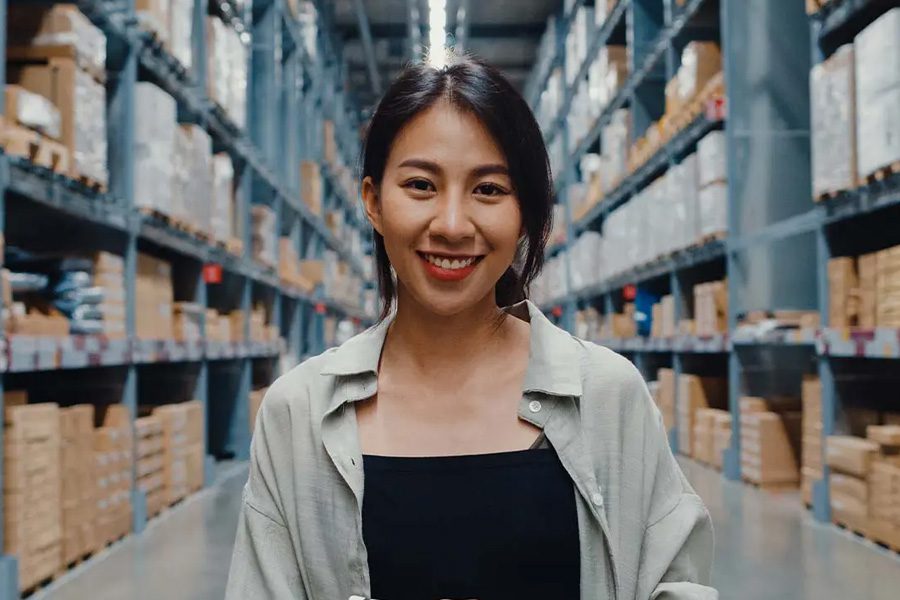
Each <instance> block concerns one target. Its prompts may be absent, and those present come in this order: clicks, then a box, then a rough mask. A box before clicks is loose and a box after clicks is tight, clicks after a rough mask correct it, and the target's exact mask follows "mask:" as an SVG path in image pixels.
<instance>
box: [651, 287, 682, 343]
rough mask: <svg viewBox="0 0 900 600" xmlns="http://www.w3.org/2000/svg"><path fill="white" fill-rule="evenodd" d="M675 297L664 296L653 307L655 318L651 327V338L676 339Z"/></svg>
mask: <svg viewBox="0 0 900 600" xmlns="http://www.w3.org/2000/svg"><path fill="white" fill-rule="evenodd" d="M675 331H676V328H675V296H673V295H671V294H669V295H667V296H663V297H662V298H661V299H660V301H659V302H657V303H656V304H654V305H653V318H652V320H651V325H650V337H658V338H672V337H675Z"/></svg>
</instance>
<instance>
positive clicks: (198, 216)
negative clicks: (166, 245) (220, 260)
mask: <svg viewBox="0 0 900 600" xmlns="http://www.w3.org/2000/svg"><path fill="white" fill-rule="evenodd" d="M179 127H180V128H181V129H182V131H183V132H184V134H185V138H184V141H185V143H186V144H187V146H186V148H185V150H186V151H187V156H188V158H187V161H186V166H187V180H186V181H185V182H184V191H185V196H184V197H183V198H182V199H181V211H182V215H183V218H184V219H185V220H186V221H187V222H188V223H190V224H191V225H193V226H194V227H196V228H197V229H199V230H200V231H202V232H209V231H210V219H211V208H212V199H211V195H212V192H213V189H212V175H213V172H212V139H211V138H210V137H209V134H208V133H206V131H204V130H203V129H202V128H201V127H199V126H197V125H180V126H179Z"/></svg>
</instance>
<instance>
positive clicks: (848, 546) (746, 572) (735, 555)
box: [33, 461, 900, 600]
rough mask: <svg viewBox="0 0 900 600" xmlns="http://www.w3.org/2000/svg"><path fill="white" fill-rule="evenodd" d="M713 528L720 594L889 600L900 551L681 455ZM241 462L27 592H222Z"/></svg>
mask: <svg viewBox="0 0 900 600" xmlns="http://www.w3.org/2000/svg"><path fill="white" fill-rule="evenodd" d="M682 466H683V467H684V470H685V473H686V474H687V476H688V478H689V479H690V481H691V482H692V483H693V485H694V486H695V488H696V489H697V492H698V493H699V494H700V495H701V496H702V497H703V499H704V500H705V501H706V503H707V506H708V507H709V510H710V514H711V515H712V518H713V521H714V524H715V528H716V546H717V547H716V565H715V575H714V577H715V585H716V587H717V588H719V590H720V591H721V595H722V598H723V599H724V598H727V599H728V600H760V599H767V600H768V599H773V600H775V599H777V600H786V599H791V600H801V599H802V600H813V599H815V600H828V599H832V598H833V599H835V600H838V599H840V600H846V599H849V598H853V599H854V600H859V599H872V600H881V599H884V600H889V599H890V600H895V599H896V598H897V590H898V589H900V558H898V556H897V555H894V554H891V553H888V552H886V551H884V550H882V549H881V548H878V547H876V546H874V545H872V544H869V543H866V542H861V541H859V540H857V539H856V538H854V537H853V536H852V535H851V534H847V533H846V532H843V531H839V530H837V529H835V528H833V527H830V526H826V525H821V524H819V523H816V522H815V521H814V520H813V519H812V518H811V517H810V516H809V514H808V513H807V511H805V510H804V509H803V508H802V507H801V506H800V502H799V499H798V498H797V496H796V495H795V494H783V495H777V496H776V495H772V494H767V493H764V492H760V491H758V490H756V489H753V488H750V487H748V486H745V485H741V484H738V483H734V482H729V481H725V480H724V479H723V478H722V476H721V475H720V474H719V473H717V472H714V471H712V470H710V469H707V468H705V467H701V466H699V465H697V464H695V463H692V462H689V461H683V462H682ZM246 473H247V471H246V468H245V467H243V466H237V468H230V469H229V470H228V472H227V473H224V472H223V473H222V474H220V477H219V478H218V483H217V485H216V486H215V487H214V488H212V489H210V490H207V491H205V492H203V493H202V494H200V495H199V496H197V497H195V498H193V499H191V500H189V501H188V502H186V503H185V505H183V506H180V507H179V508H178V509H177V510H173V511H171V512H170V513H169V514H168V515H166V516H164V517H163V518H161V519H159V520H158V521H157V522H156V523H153V524H152V525H151V526H150V527H149V528H148V529H147V531H146V532H145V533H144V534H143V535H141V536H133V537H131V538H129V539H127V540H125V541H124V542H122V543H120V544H119V545H117V546H115V547H113V548H112V549H111V551H109V552H107V553H106V554H105V555H101V556H100V557H98V559H99V560H96V561H93V563H91V564H88V565H86V568H81V569H80V570H79V569H76V571H74V572H73V573H71V574H69V575H68V576H66V577H65V578H63V579H61V580H59V581H57V582H56V583H55V584H54V585H53V586H51V587H49V588H47V589H46V590H44V592H42V593H40V594H37V595H35V596H34V597H33V598H35V599H37V598H41V599H43V598H51V599H53V600H83V599H84V598H91V599H92V600H132V599H134V600H144V599H146V600H151V599H152V600H158V599H160V598H167V599H168V598H171V599H173V600H174V599H177V600H220V599H221V598H222V597H223V596H224V592H225V581H226V576H227V573H228V564H229V561H230V559H231V546H232V544H233V543H234V531H235V527H236V524H237V513H238V509H239V507H240V498H241V488H242V487H243V483H244V480H245V478H246V476H247V475H246Z"/></svg>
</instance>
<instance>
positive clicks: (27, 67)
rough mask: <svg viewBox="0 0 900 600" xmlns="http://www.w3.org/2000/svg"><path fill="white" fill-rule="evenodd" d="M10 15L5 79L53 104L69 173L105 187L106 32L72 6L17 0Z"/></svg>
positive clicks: (75, 177)
mask: <svg viewBox="0 0 900 600" xmlns="http://www.w3.org/2000/svg"><path fill="white" fill-rule="evenodd" d="M8 19H9V27H8V31H9V40H8V41H9V46H8V47H7V49H6V51H7V59H8V60H7V67H6V68H7V71H6V76H7V83H12V84H17V85H19V86H21V87H22V88H23V89H25V90H27V91H29V92H32V93H34V94H38V95H40V96H43V97H44V98H46V99H47V100H49V101H50V102H52V103H53V105H54V106H56V108H57V109H58V111H59V115H60V125H61V127H60V138H59V139H60V141H61V142H62V143H63V144H64V145H65V146H66V147H67V148H68V154H69V156H70V157H71V160H70V161H69V163H70V164H69V173H68V175H69V176H70V177H72V178H74V179H85V180H87V181H88V183H90V184H91V185H95V186H97V187H99V188H101V189H105V188H106V186H107V182H108V178H109V177H108V172H107V168H106V85H105V73H106V36H104V35H103V32H102V31H100V30H99V29H98V28H97V27H95V26H94V25H93V24H92V23H91V22H90V21H89V20H88V19H87V17H85V16H84V15H83V14H82V13H81V12H80V11H79V10H78V8H77V7H76V6H75V5H74V4H57V5H52V6H46V5H37V4H16V5H12V6H10V8H9V15H8Z"/></svg>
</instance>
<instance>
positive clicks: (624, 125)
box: [600, 108, 629, 191]
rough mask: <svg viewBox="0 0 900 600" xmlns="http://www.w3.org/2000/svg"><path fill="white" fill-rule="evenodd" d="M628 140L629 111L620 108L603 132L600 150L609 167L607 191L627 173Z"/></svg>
mask: <svg viewBox="0 0 900 600" xmlns="http://www.w3.org/2000/svg"><path fill="white" fill-rule="evenodd" d="M628 138H629V116H628V109H625V108H620V109H619V110H617V111H615V112H614V113H613V114H612V118H611V119H610V121H609V124H608V125H607V126H606V127H604V128H603V131H602V132H601V141H600V148H601V150H602V152H603V155H604V156H606V157H607V160H608V166H609V173H608V177H609V184H608V185H609V187H607V188H606V189H607V191H608V190H609V189H611V187H612V186H613V185H616V184H617V183H618V182H619V181H620V180H621V179H622V178H623V177H624V176H625V173H626V172H627V168H628ZM605 185H606V184H605Z"/></svg>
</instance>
